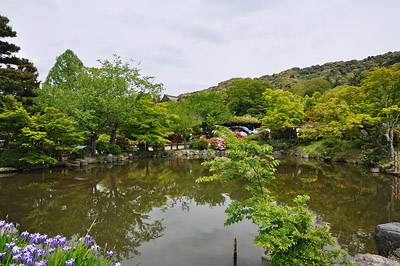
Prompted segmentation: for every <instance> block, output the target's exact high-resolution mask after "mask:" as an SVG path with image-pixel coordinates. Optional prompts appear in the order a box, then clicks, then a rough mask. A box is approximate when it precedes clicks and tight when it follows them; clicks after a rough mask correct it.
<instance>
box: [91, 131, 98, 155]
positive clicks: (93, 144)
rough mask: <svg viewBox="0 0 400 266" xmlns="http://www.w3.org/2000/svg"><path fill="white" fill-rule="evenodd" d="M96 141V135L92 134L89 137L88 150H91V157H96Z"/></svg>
mask: <svg viewBox="0 0 400 266" xmlns="http://www.w3.org/2000/svg"><path fill="white" fill-rule="evenodd" d="M96 140H97V134H94V135H92V136H91V137H90V148H91V151H90V152H91V154H92V156H94V155H96Z"/></svg>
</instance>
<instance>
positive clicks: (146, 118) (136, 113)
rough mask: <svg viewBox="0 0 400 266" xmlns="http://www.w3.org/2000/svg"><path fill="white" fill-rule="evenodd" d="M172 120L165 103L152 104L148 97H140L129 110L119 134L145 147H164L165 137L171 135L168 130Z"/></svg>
mask: <svg viewBox="0 0 400 266" xmlns="http://www.w3.org/2000/svg"><path fill="white" fill-rule="evenodd" d="M173 119H174V116H173V115H171V114H169V113H168V110H167V107H166V103H154V102H153V101H152V99H151V98H150V96H148V95H147V96H146V95H142V96H141V97H140V99H138V100H137V101H136V103H135V108H134V109H132V110H131V116H130V119H129V121H128V122H127V123H126V124H124V125H123V126H121V132H122V133H123V134H124V135H125V136H126V137H128V138H129V139H134V140H137V141H139V143H140V144H141V145H143V146H145V147H148V145H165V144H167V143H168V139H167V137H168V136H169V135H172V134H173V132H171V131H169V130H168V129H169V128H170V124H171V123H172V121H173ZM143 141H144V143H141V142H143ZM139 148H140V146H139Z"/></svg>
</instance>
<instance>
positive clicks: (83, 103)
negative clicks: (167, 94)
mask: <svg viewBox="0 0 400 266" xmlns="http://www.w3.org/2000/svg"><path fill="white" fill-rule="evenodd" d="M99 63H100V65H101V66H100V67H99V68H87V67H83V66H82V64H81V62H80V60H79V59H78V58H77V57H76V56H75V55H74V54H73V53H72V51H70V50H67V51H66V52H65V53H64V54H63V55H62V56H60V57H58V58H57V62H56V64H55V66H54V68H53V70H54V71H51V73H49V76H48V78H47V79H46V83H45V84H44V86H43V87H42V88H41V89H40V90H38V92H37V93H38V94H39V97H38V100H37V102H38V103H39V104H40V106H41V107H42V108H44V107H46V106H50V107H56V108H59V109H60V110H61V111H62V112H64V113H66V114H68V115H70V116H72V117H73V118H74V120H75V121H77V122H78V125H79V127H80V129H81V130H82V131H83V130H84V131H87V132H90V137H91V145H92V153H94V151H95V150H96V147H95V144H96V142H95V140H96V138H97V136H98V135H100V134H103V133H107V132H112V133H115V132H116V131H117V130H118V129H119V128H120V127H121V126H129V124H130V123H132V120H135V118H134V117H133V116H135V115H136V114H135V111H134V109H135V105H136V102H137V101H138V100H139V99H141V97H142V96H143V95H151V96H157V95H158V94H159V93H160V92H161V90H162V84H155V83H153V79H154V78H153V77H148V76H141V74H140V70H139V69H138V68H136V67H135V66H133V64H132V61H130V62H128V63H123V62H122V60H121V59H120V57H118V56H115V57H114V60H113V61H112V62H110V61H108V60H105V61H99ZM54 95H55V97H53V96H54ZM111 135H112V134H111ZM113 137H115V135H113ZM112 141H114V140H112Z"/></svg>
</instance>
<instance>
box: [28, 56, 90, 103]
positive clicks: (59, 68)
mask: <svg viewBox="0 0 400 266" xmlns="http://www.w3.org/2000/svg"><path fill="white" fill-rule="evenodd" d="M83 68H84V65H83V63H82V61H81V60H80V59H79V57H78V56H77V55H76V54H75V53H74V52H73V51H72V50H70V49H67V50H66V51H65V52H64V53H62V54H61V55H60V56H58V57H57V58H56V63H55V64H54V66H53V67H52V68H51V69H50V71H49V74H48V75H47V77H46V80H45V81H44V82H43V84H42V87H41V88H40V89H37V90H36V91H35V92H36V93H37V95H38V97H37V98H36V99H35V103H36V104H37V105H38V106H39V107H40V108H41V109H42V110H44V109H45V108H46V107H49V106H53V107H57V108H60V106H63V105H65V103H66V102H65V101H64V99H63V98H64V96H65V94H68V93H70V92H71V91H73V90H74V87H75V85H76V84H75V82H76V81H77V79H78V75H79V73H80V72H81V71H82V70H83Z"/></svg>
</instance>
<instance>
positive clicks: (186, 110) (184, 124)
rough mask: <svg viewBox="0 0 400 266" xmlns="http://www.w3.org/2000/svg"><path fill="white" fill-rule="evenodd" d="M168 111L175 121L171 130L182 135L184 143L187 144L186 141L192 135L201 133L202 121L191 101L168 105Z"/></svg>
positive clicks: (171, 125)
mask: <svg viewBox="0 0 400 266" xmlns="http://www.w3.org/2000/svg"><path fill="white" fill-rule="evenodd" d="M168 111H169V112H170V115H171V118H172V120H173V122H172V123H171V124H170V130H171V131H173V132H176V133H180V134H181V135H182V136H183V139H184V143H186V139H187V137H188V136H189V135H190V134H194V133H197V132H199V131H200V126H201V119H200V117H199V116H198V115H197V113H196V109H195V108H194V106H193V105H192V104H191V102H190V100H182V101H179V102H177V103H173V102H171V103H170V104H169V105H168ZM185 148H186V147H185Z"/></svg>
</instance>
